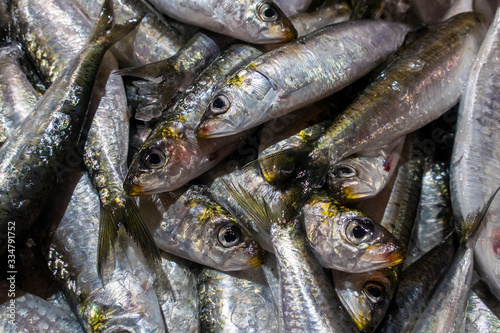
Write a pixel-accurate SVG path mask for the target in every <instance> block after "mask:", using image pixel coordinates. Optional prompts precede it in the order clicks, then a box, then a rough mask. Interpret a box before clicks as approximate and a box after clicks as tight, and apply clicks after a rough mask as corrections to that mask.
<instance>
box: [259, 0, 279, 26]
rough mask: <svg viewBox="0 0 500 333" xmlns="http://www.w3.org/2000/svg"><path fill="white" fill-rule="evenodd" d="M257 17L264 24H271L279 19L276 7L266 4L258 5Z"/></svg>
mask: <svg viewBox="0 0 500 333" xmlns="http://www.w3.org/2000/svg"><path fill="white" fill-rule="evenodd" d="M259 16H260V18H261V19H262V21H264V22H273V21H276V20H278V19H279V18H280V14H279V12H278V10H277V9H276V7H275V6H274V5H272V4H270V3H266V2H265V3H263V4H262V5H260V7H259Z"/></svg>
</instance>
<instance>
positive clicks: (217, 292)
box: [198, 267, 279, 333]
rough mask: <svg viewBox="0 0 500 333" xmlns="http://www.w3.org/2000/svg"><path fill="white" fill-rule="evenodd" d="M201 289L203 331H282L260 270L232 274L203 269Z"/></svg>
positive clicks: (272, 300)
mask: <svg viewBox="0 0 500 333" xmlns="http://www.w3.org/2000/svg"><path fill="white" fill-rule="evenodd" d="M198 288H199V297H200V324H201V330H202V331H203V332H212V333H215V332H220V333H225V332H232V333H237V332H241V333H244V332H245V333H246V332H249V333H257V332H268V333H271V332H275V333H277V332H279V329H278V328H279V324H278V309H277V307H276V304H275V303H274V298H273V297H272V293H271V292H270V290H269V286H268V284H267V281H266V278H265V275H264V273H263V272H262V270H261V268H260V267H257V268H253V269H249V270H245V271H241V272H235V273H230V274H229V273H223V272H219V271H217V270H215V269H211V268H204V269H203V270H202V271H201V273H200V276H199V285H198Z"/></svg>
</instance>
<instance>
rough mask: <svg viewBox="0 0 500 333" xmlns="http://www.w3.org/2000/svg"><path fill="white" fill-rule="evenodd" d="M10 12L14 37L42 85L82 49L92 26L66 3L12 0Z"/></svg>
mask: <svg viewBox="0 0 500 333" xmlns="http://www.w3.org/2000/svg"><path fill="white" fill-rule="evenodd" d="M13 11H14V16H13V17H14V23H13V25H14V29H15V32H16V37H17V38H18V40H19V41H20V42H21V43H22V44H23V45H24V49H25V50H26V53H27V55H28V56H29V58H30V59H31V60H32V61H33V62H34V63H35V65H36V68H37V69H38V71H39V72H40V74H41V75H42V77H43V80H44V81H45V83H46V84H48V85H50V84H52V83H54V82H55V80H56V78H57V77H58V76H59V75H61V73H62V72H63V71H64V68H65V67H66V65H67V64H68V63H69V62H70V60H71V59H73V58H74V57H75V56H76V55H77V54H78V53H79V52H80V49H81V48H82V47H83V46H84V44H85V41H86V40H87V38H88V36H89V35H90V31H91V30H92V24H90V23H89V22H88V20H87V18H86V17H85V16H84V15H83V13H82V12H81V11H80V10H79V9H78V7H77V6H76V5H75V4H73V3H72V2H71V1H66V0H50V1H48V2H47V1H45V0H16V1H13ZM61 27H64V29H63V30H62V31H61Z"/></svg>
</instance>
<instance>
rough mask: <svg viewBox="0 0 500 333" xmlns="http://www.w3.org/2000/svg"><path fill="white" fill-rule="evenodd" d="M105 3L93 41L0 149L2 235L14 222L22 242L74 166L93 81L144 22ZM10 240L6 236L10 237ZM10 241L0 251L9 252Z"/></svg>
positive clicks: (90, 38) (91, 38)
mask: <svg viewBox="0 0 500 333" xmlns="http://www.w3.org/2000/svg"><path fill="white" fill-rule="evenodd" d="M109 10H110V3H109V2H108V1H106V2H105V6H104V7H103V10H102V15H101V16H100V19H99V20H98V21H97V23H96V26H95V29H94V30H93V32H92V33H91V35H90V37H89V40H88V41H87V42H86V43H85V44H84V45H85V46H84V47H83V49H82V50H81V52H79V53H78V54H77V55H76V56H75V58H73V59H72V60H71V61H70V62H69V63H68V65H67V67H66V69H65V70H64V72H63V73H62V74H61V75H60V76H59V78H58V80H57V82H55V83H54V84H52V86H51V87H50V88H49V89H48V90H47V92H46V93H45V94H44V96H43V97H42V98H41V99H40V100H39V102H38V103H37V106H36V108H35V111H34V112H35V113H33V116H31V117H29V118H28V120H27V121H25V122H24V123H23V125H22V126H21V127H20V128H19V129H18V130H17V131H16V132H15V133H13V134H12V135H11V136H10V137H9V138H8V139H7V141H5V143H4V144H3V146H2V147H1V148H0V160H1V163H0V174H1V177H0V210H1V214H0V233H1V234H2V236H3V235H7V228H8V225H13V224H15V231H16V238H17V240H18V241H21V240H22V238H23V237H24V236H25V234H26V232H27V230H28V229H29V228H30V226H31V224H32V223H33V221H34V220H35V219H36V217H37V216H38V215H39V214H40V212H41V210H42V209H43V206H44V205H45V203H47V200H48V199H49V197H50V196H49V194H50V193H51V192H52V190H53V188H54V186H55V184H56V182H57V181H58V180H61V178H64V176H65V173H67V171H68V170H71V167H70V166H67V165H65V164H66V163H67V161H66V159H68V158H69V156H71V155H72V154H75V150H76V146H77V143H78V140H79V139H80V132H81V131H82V127H83V125H84V120H85V117H86V114H87V110H88V106H89V102H90V96H91V92H92V88H93V84H94V80H95V77H96V74H97V71H98V67H99V64H100V62H101V59H102V57H103V55H104V53H105V52H106V50H107V49H108V48H109V47H111V45H112V44H113V43H114V42H116V40H118V39H119V38H120V37H122V36H123V35H124V34H126V33H128V32H130V30H131V29H133V28H134V27H135V25H136V24H137V23H138V21H139V20H140V17H139V18H138V17H133V18H130V20H129V21H128V22H127V23H125V24H123V25H115V24H114V21H113V19H112V13H110V12H109ZM5 239H6V238H5ZM6 248H7V244H6V242H4V243H2V244H1V247H0V253H5V252H4V251H5V250H6Z"/></svg>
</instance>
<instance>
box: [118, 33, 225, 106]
mask: <svg viewBox="0 0 500 333" xmlns="http://www.w3.org/2000/svg"><path fill="white" fill-rule="evenodd" d="M233 41H234V39H232V38H228V37H226V36H222V35H218V34H215V33H211V32H198V33H196V34H195V35H194V36H193V37H192V38H191V39H190V40H189V41H187V42H186V43H185V44H184V45H183V46H182V47H181V48H180V49H179V51H178V52H177V53H176V54H175V55H174V56H172V57H169V58H166V59H160V60H158V61H155V62H152V63H148V64H145V65H141V66H136V67H128V68H124V69H121V70H117V71H116V72H115V73H116V74H119V75H122V76H124V77H131V78H132V85H133V86H135V87H136V88H137V92H133V90H132V89H131V88H130V89H127V90H128V91H129V93H128V94H129V95H132V96H130V97H129V98H132V97H133V100H138V102H135V103H138V105H137V108H136V112H137V113H139V112H141V113H145V112H150V113H152V112H155V113H159V114H161V113H162V111H164V110H165V109H166V108H167V107H168V106H169V105H170V104H171V102H172V100H173V99H174V96H175V94H176V93H177V92H178V91H181V92H184V91H185V90H186V89H187V88H188V87H189V86H190V85H191V84H192V83H193V80H195V79H196V78H197V76H198V75H199V74H200V73H201V72H202V71H203V70H204V69H205V68H207V67H208V66H209V65H210V64H211V63H212V61H214V59H216V58H217V57H218V56H219V55H220V53H221V52H222V50H224V49H225V48H226V47H227V46H228V45H230V44H231V43H232V42H233ZM135 95H137V96H135Z"/></svg>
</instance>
